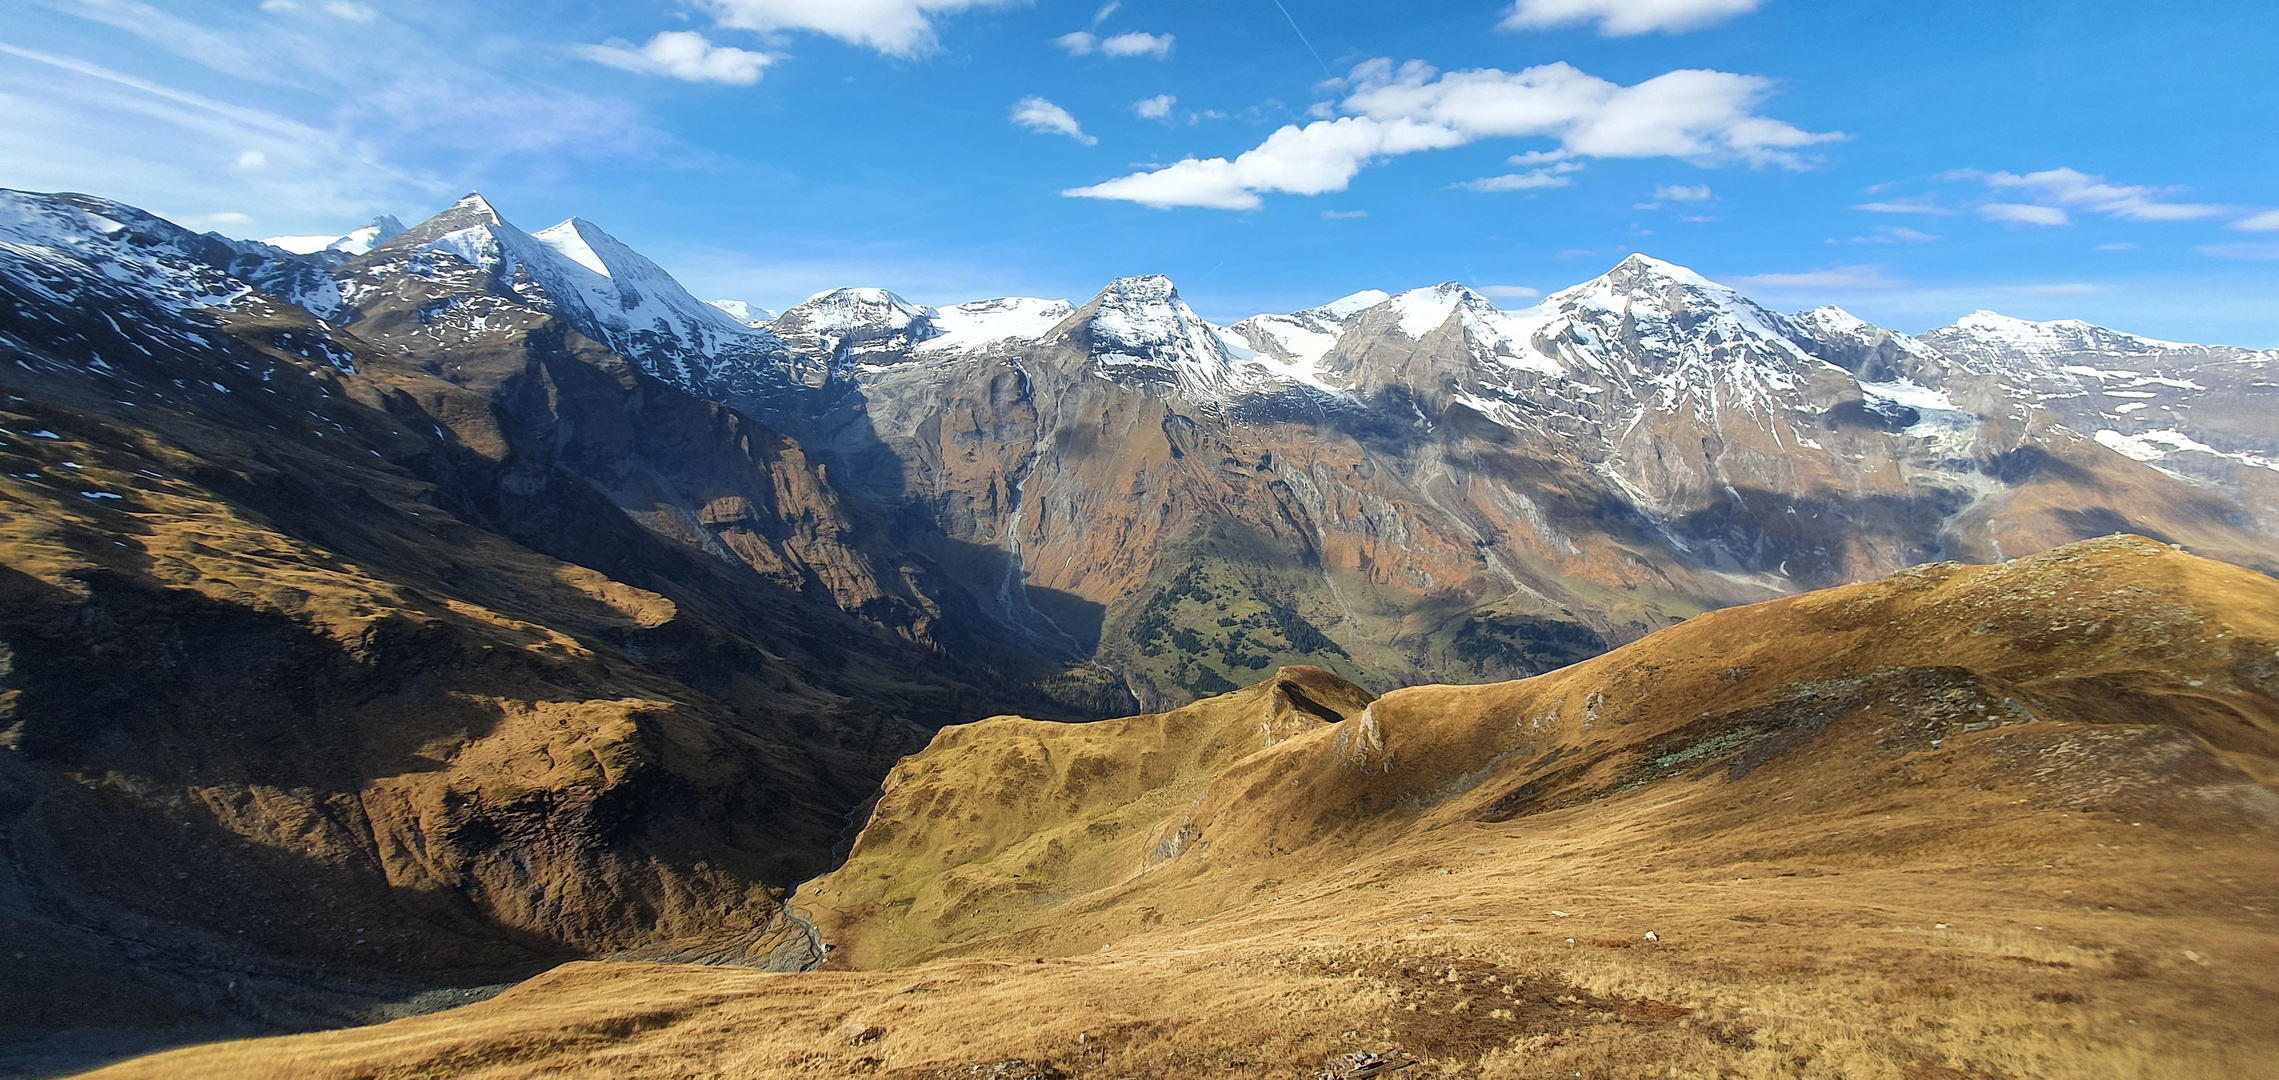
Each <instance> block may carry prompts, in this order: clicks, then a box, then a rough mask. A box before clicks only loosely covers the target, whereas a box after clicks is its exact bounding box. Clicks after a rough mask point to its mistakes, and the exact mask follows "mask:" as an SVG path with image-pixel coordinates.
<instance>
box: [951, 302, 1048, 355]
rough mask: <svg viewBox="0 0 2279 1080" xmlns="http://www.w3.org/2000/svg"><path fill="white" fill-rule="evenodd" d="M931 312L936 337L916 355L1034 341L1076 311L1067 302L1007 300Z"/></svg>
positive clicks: (974, 303) (976, 303)
mask: <svg viewBox="0 0 2279 1080" xmlns="http://www.w3.org/2000/svg"><path fill="white" fill-rule="evenodd" d="M932 311H933V314H932V321H933V324H934V329H935V331H936V332H937V333H936V336H934V337H931V338H928V339H926V341H925V342H923V343H922V344H920V345H919V346H918V351H919V352H926V353H939V352H962V351H965V350H968V349H975V348H980V347H981V346H984V345H991V344H999V343H1006V342H1030V341H1036V340H1038V339H1041V338H1043V337H1044V336H1045V335H1046V334H1047V333H1050V332H1051V331H1052V328H1053V327H1055V326H1058V325H1060V323H1061V320H1063V319H1066V318H1068V317H1069V316H1070V315H1074V314H1075V313H1076V308H1075V306H1074V305H1072V304H1070V303H1069V302H1068V301H1066V300H1044V299H1040V298H1038V297H1033V296H1006V297H1000V298H998V299H995V300H975V301H972V302H970V303H964V304H956V305H953V306H951V307H946V308H937V309H932Z"/></svg>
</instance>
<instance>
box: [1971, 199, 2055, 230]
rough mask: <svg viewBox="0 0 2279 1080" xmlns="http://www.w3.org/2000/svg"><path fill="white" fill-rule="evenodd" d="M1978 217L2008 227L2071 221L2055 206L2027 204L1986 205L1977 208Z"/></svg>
mask: <svg viewBox="0 0 2279 1080" xmlns="http://www.w3.org/2000/svg"><path fill="white" fill-rule="evenodd" d="M1978 216H1980V217H1982V218H1985V219H1986V220H1988V221H1999V222H2002V223H2004V224H2008V225H2071V224H2073V219H2072V218H2071V217H2068V216H2066V213H2065V211H2064V210H2061V209H2059V208H2057V207H2055V206H2034V205H2031V204H2028V203H1987V204H1986V205H1984V206H1981V207H1979V208H1978Z"/></svg>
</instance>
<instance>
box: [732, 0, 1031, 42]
mask: <svg viewBox="0 0 2279 1080" xmlns="http://www.w3.org/2000/svg"><path fill="white" fill-rule="evenodd" d="M693 2H694V3H695V4H696V5H697V6H699V7H701V8H703V9H705V10H706V11H709V12H711V13H712V16H713V18H714V19H715V20H716V21H718V22H719V24H720V25H722V26H725V27H730V28H732V29H737V30H754V31H758V32H760V33H763V34H768V33H775V32H777V31H783V30H807V31H811V32H813V33H818V34H824V35H827V36H830V37H835V38H838V39H839V40H841V41H844V42H847V43H848V44H850V45H861V46H863V47H865V48H870V49H876V50H878V51H879V52H882V53H885V54H887V55H889V56H920V55H923V54H925V53H929V52H932V51H934V49H935V48H936V47H937V43H936V41H935V38H934V18H935V17H936V16H938V15H947V14H951V13H954V12H959V11H964V10H966V9H968V8H983V7H1004V6H1008V5H1010V4H1013V3H1017V2H1019V0H693Z"/></svg>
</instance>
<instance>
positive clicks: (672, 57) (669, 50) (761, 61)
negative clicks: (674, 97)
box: [570, 30, 776, 86]
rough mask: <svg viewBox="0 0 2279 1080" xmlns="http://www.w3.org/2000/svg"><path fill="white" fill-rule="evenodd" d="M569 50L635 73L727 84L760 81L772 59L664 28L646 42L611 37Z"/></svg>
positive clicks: (696, 35)
mask: <svg viewBox="0 0 2279 1080" xmlns="http://www.w3.org/2000/svg"><path fill="white" fill-rule="evenodd" d="M570 52H571V53H572V54H573V55H576V56H582V57H584V58H586V59H588V60H592V61H594V62H596V63H601V64H607V65H609V66H610V67H613V68H620V69H622V70H625V71H630V72H633V73H635V74H638V75H661V76H664V77H666V78H670V79H680V80H682V81H683V82H694V83H706V82H709V83H725V84H727V85H730V86H750V85H752V84H753V83H756V82H758V81H760V73H761V72H762V71H764V70H766V68H767V67H768V65H770V64H773V63H775V62H776V58H775V57H773V56H770V55H768V54H766V53H757V52H747V51H745V50H743V49H737V48H731V47H729V46H726V45H714V44H713V43H712V42H710V41H707V40H705V37H704V35H703V34H699V33H697V32H696V31H694V30H667V31H665V32H664V33H661V34H658V35H657V36H656V37H653V38H650V39H649V43H648V44H646V45H634V44H633V43H632V42H629V41H621V40H614V39H613V40H611V41H609V42H607V43H605V44H601V45H574V46H571V48H570Z"/></svg>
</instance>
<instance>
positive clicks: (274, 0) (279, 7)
mask: <svg viewBox="0 0 2279 1080" xmlns="http://www.w3.org/2000/svg"><path fill="white" fill-rule="evenodd" d="M261 10H263V11H266V12H268V13H270V14H271V15H284V14H287V13H288V12H294V11H299V10H301V5H299V4H296V3H294V2H293V0H261Z"/></svg>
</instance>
